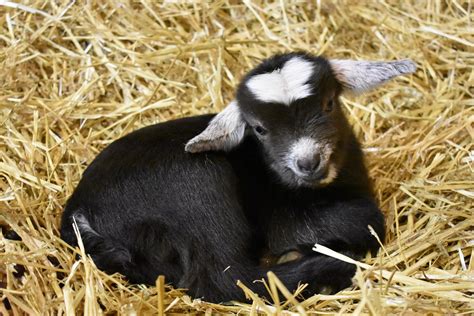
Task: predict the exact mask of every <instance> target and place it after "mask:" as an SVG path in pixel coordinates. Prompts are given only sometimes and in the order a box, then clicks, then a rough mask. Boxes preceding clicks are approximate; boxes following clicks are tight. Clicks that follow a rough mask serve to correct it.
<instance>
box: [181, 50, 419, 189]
mask: <svg viewBox="0 0 474 316" xmlns="http://www.w3.org/2000/svg"><path fill="white" fill-rule="evenodd" d="M414 70H415V66H414V64H413V63H412V62H411V61H396V62H360V61H347V60H333V61H328V60H326V59H324V58H321V57H314V56H311V55H307V54H303V53H293V54H285V55H277V56H274V57H272V58H270V59H268V60H266V61H264V62H263V63H261V64H260V65H259V66H257V67H256V68H255V69H254V70H252V71H251V72H249V73H248V74H247V75H246V76H245V78H244V79H243V80H242V82H241V83H240V85H239V88H238V90H237V95H236V100H234V101H233V102H232V103H231V104H230V105H229V106H228V107H227V108H226V109H225V110H224V111H222V112H221V113H219V114H218V115H217V116H216V117H215V118H214V119H213V120H212V121H211V123H210V124H209V126H208V128H207V129H206V130H205V131H204V132H202V133H201V134H199V135H198V136H196V137H195V138H193V139H192V140H190V141H189V142H188V144H187V145H186V150H187V151H189V152H200V151H206V150H229V149H232V148H233V147H235V146H236V145H238V144H239V143H240V142H241V141H242V140H243V139H244V137H245V135H248V134H253V136H254V137H256V138H257V139H258V140H259V142H260V143H261V145H262V148H263V151H264V153H265V158H266V160H267V162H268V165H269V166H270V168H271V169H272V170H273V171H275V172H276V173H277V174H278V176H279V178H280V179H281V180H282V181H283V183H285V184H287V185H289V186H309V187H313V186H320V185H326V184H329V183H331V182H332V181H333V180H334V179H335V178H336V177H337V174H338V170H339V168H340V166H341V164H342V161H343V160H344V157H345V145H346V141H347V139H348V135H349V133H350V130H349V126H348V124H347V121H346V119H345V117H344V115H343V113H342V110H341V107H340V104H339V102H338V97H339V95H340V94H341V92H344V91H347V90H349V91H352V92H361V91H364V90H368V89H371V88H373V87H375V86H377V85H379V84H381V83H383V82H385V81H387V80H389V79H391V78H393V77H395V76H397V75H400V74H403V73H409V72H413V71H414ZM246 131H247V133H246Z"/></svg>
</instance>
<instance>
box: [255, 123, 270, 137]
mask: <svg viewBox="0 0 474 316" xmlns="http://www.w3.org/2000/svg"><path fill="white" fill-rule="evenodd" d="M253 129H254V131H255V133H257V134H259V135H261V136H264V135H265V134H267V130H266V129H265V128H263V127H262V126H260V125H257V126H254V127H253Z"/></svg>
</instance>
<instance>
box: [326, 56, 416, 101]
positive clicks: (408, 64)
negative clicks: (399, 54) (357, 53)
mask: <svg viewBox="0 0 474 316" xmlns="http://www.w3.org/2000/svg"><path fill="white" fill-rule="evenodd" d="M329 63H330V65H331V68H332V70H333V72H334V75H335V76H336V79H337V80H338V81H339V82H340V83H341V84H342V86H343V88H344V91H348V92H352V93H356V94H357V93H362V92H365V91H369V90H371V89H374V88H376V87H378V86H380V85H382V84H383V83H385V82H387V81H389V80H390V79H393V78H395V77H397V76H401V75H404V74H409V73H412V72H415V70H416V64H415V63H414V62H413V61H411V60H409V59H403V60H395V61H358V60H341V59H333V60H330V61H329Z"/></svg>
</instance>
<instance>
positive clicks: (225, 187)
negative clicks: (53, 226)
mask: <svg viewBox="0 0 474 316" xmlns="http://www.w3.org/2000/svg"><path fill="white" fill-rule="evenodd" d="M285 56H293V55H285ZM285 56H283V57H282V56H277V57H275V58H274V59H272V60H270V61H267V64H264V66H262V67H263V68H265V67H266V66H265V65H267V66H268V65H270V67H273V66H275V67H278V63H280V64H281V62H282V60H281V59H285V58H288V57H285ZM278 58H280V59H278ZM307 58H311V57H307ZM317 62H319V63H320V65H321V68H320V72H319V73H318V75H317V76H316V77H315V80H316V79H317V80H318V81H317V84H315V96H314V98H309V100H302V101H301V102H297V104H295V105H292V106H291V107H284V106H280V105H268V104H267V105H257V106H254V107H252V106H251V104H250V103H251V102H254V100H251V96H249V95H248V93H247V92H246V91H245V87H243V86H241V87H240V88H239V90H238V94H237V97H238V100H239V105H240V107H241V108H242V109H243V112H244V114H245V113H252V114H251V115H254V116H256V117H258V118H259V119H260V120H262V121H265V122H267V124H268V125H269V126H275V129H274V130H276V128H280V129H279V130H278V132H274V133H273V134H272V136H271V137H270V138H269V139H268V140H266V141H262V140H261V139H259V138H258V137H256V136H254V135H253V134H251V133H249V135H248V136H246V137H245V139H244V141H243V142H242V143H241V144H240V146H238V147H237V148H235V149H234V150H232V151H231V152H229V153H223V152H207V153H200V154H189V153H186V152H185V150H184V145H185V144H186V142H187V141H188V140H189V139H191V138H193V137H194V136H196V135H197V134H199V133H200V132H201V131H203V130H204V129H205V128H206V126H207V124H208V123H209V121H210V120H211V119H212V117H213V116H211V115H204V116H197V117H190V118H185V119H180V120H174V121H169V122H165V123H161V124H157V125H154V126H149V127H146V128H143V129H140V130H138V131H136V132H133V133H131V134H129V135H127V136H125V137H123V138H122V139H119V140H117V141H115V142H114V143H112V144H111V145H110V146H108V147H107V148H106V149H105V150H104V151H103V152H102V153H101V154H99V155H98V157H97V158H96V159H95V160H94V161H93V162H92V164H91V165H90V166H89V167H88V168H87V170H86V171H85V173H84V175H83V178H82V179H81V181H80V183H79V185H78V187H77V188H76V190H75V192H74V194H73V195H72V196H71V198H70V199H69V201H68V203H67V206H66V208H65V211H64V215H63V220H62V227H61V236H62V238H63V239H64V240H65V241H66V242H68V243H69V244H71V245H76V244H77V241H76V236H75V235H74V233H73V229H72V222H73V217H74V218H76V220H77V221H79V222H80V223H85V221H87V222H88V223H89V224H90V227H91V229H90V230H88V229H81V235H82V238H83V240H84V244H85V248H86V250H87V252H88V253H89V254H90V255H91V256H92V258H93V259H94V261H95V262H96V264H97V266H98V267H99V268H100V269H103V270H105V271H107V272H110V273H112V272H120V273H122V274H124V275H125V276H126V277H127V278H128V279H129V280H130V281H131V282H135V283H146V284H154V283H155V280H156V278H157V277H158V275H160V274H162V275H165V276H166V279H167V281H168V282H170V283H172V284H173V285H175V286H177V287H183V288H187V289H189V293H190V294H191V295H192V296H193V297H203V298H204V299H205V300H208V301H215V302H221V301H228V300H243V299H244V296H243V292H242V291H241V290H240V289H239V288H238V287H237V286H236V281H237V280H241V281H243V282H244V283H245V284H246V285H247V286H248V287H250V288H251V289H253V290H254V291H256V292H257V293H259V294H261V295H265V294H266V290H265V287H264V286H263V285H262V284H261V282H253V281H254V280H258V279H261V278H264V277H265V276H266V273H267V271H268V268H264V267H262V266H261V265H260V264H259V260H260V258H261V257H262V256H263V255H264V253H266V252H269V253H270V254H271V255H272V256H275V257H278V256H280V255H282V254H284V253H286V252H288V251H292V250H297V251H298V252H300V253H302V254H303V256H302V258H301V259H299V260H296V261H292V262H288V263H283V264H279V265H275V266H273V267H271V268H270V270H272V271H273V272H275V274H276V275H277V276H278V277H279V278H280V279H281V280H282V281H283V283H284V284H285V285H286V286H287V287H288V288H289V289H290V290H294V289H295V288H296V287H297V286H298V284H299V283H308V284H309V287H308V290H307V293H308V294H312V293H315V292H317V291H319V290H320V289H321V288H322V287H326V286H329V287H331V288H332V290H333V291H334V292H335V291H338V290H341V289H343V288H345V287H347V286H350V284H351V277H352V276H353V274H354V271H355V268H354V267H353V266H352V265H350V264H347V263H344V262H341V261H338V260H336V259H333V258H331V257H327V256H323V255H320V254H317V253H315V252H313V251H312V250H311V248H312V246H313V245H314V244H315V243H316V242H317V243H319V244H322V245H325V246H328V247H330V248H332V249H334V250H337V251H339V252H341V253H344V254H347V255H349V256H351V257H354V258H360V257H362V256H363V255H365V253H366V252H367V251H376V250H377V249H378V243H377V242H376V240H375V238H374V237H373V236H371V234H370V233H369V230H368V225H371V226H372V227H373V228H374V229H375V231H376V232H377V234H378V235H379V236H380V237H381V238H383V236H384V221H383V216H382V214H381V212H380V211H379V209H378V207H377V205H376V202H375V201H374V198H373V196H372V191H371V187H370V182H369V179H368V177H367V171H366V169H365V167H364V162H363V157H362V152H361V150H360V147H359V144H358V142H357V140H356V138H355V136H354V135H353V133H352V131H351V129H350V128H349V126H348V124H347V122H346V120H345V118H344V115H343V114H342V111H341V110H340V108H339V106H336V109H334V110H333V111H332V112H331V113H329V114H324V115H323V114H322V113H323V112H322V107H323V105H322V103H324V100H325V98H326V97H327V96H328V95H329V94H331V93H332V94H333V95H334V96H335V98H337V95H338V94H339V92H340V87H339V85H338V83H337V82H336V81H335V79H334V76H332V74H331V70H330V68H329V66H328V65H327V62H326V61H325V60H324V59H318V61H317ZM263 68H257V69H256V70H255V71H256V72H258V71H261V72H264V71H265V70H264V69H263ZM251 74H252V73H250V75H251ZM244 82H245V79H244ZM310 103H311V104H310ZM272 106H273V107H272ZM275 109H277V110H275ZM318 115H319V116H318ZM315 116H318V117H319V122H325V121H326V122H329V123H328V124H329V125H326V127H325V128H321V126H324V124H323V125H317V124H315V123H314V121H313V122H310V123H311V124H313V125H315V127H313V129H312V130H311V131H310V133H311V135H313V136H314V135H316V136H315V137H318V135H325V136H324V137H326V140H327V141H332V142H333V144H334V146H335V151H334V153H335V154H334V155H335V157H333V158H332V159H333V160H334V161H336V162H337V164H338V168H339V174H338V177H337V178H336V179H335V180H334V181H333V182H332V183H331V184H329V185H326V186H298V185H295V184H289V183H288V182H291V181H292V179H291V178H288V179H282V175H281V174H279V173H278V170H275V169H274V168H270V167H269V165H270V164H272V163H273V162H274V160H275V159H276V158H275V157H278V152H280V151H282V150H284V148H285V145H286V144H287V143H288V142H289V141H290V139H293V138H294V137H295V135H294V134H293V132H290V131H291V130H292V128H291V126H292V125H291V124H295V121H296V122H298V123H297V124H299V125H305V126H306V125H308V123H307V122H306V123H305V124H303V123H301V122H304V121H305V120H306V121H308V120H309V118H310V117H315ZM284 117H287V119H286V120H285V119H284ZM309 121H311V120H309ZM281 122H284V123H281ZM321 124H322V123H321ZM299 125H298V126H299ZM318 126H319V127H318ZM270 133H272V132H270ZM321 137H323V136H321ZM272 150H273V151H272ZM283 177H284V176H283ZM288 177H289V176H288ZM282 180H283V181H282Z"/></svg>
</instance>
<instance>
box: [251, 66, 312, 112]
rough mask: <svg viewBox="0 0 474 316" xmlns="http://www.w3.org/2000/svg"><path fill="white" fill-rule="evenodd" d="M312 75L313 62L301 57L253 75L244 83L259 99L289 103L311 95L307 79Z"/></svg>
mask: <svg viewBox="0 0 474 316" xmlns="http://www.w3.org/2000/svg"><path fill="white" fill-rule="evenodd" d="M312 75H313V64H312V63H311V62H309V61H307V60H305V59H303V58H301V57H293V58H291V59H290V60H288V61H287V62H286V63H285V64H284V65H283V67H282V68H281V69H277V70H275V71H273V72H270V73H265V74H261V75H255V76H253V77H252V78H250V79H249V80H248V81H247V83H246V85H247V88H249V90H250V92H252V94H253V95H254V96H255V97H256V98H257V99H258V100H260V101H263V102H277V103H282V104H285V105H290V104H291V102H293V101H295V100H298V99H302V98H306V97H308V96H310V95H311V93H312V91H311V85H310V84H308V83H307V82H308V80H309V79H310V78H311V76H312Z"/></svg>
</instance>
